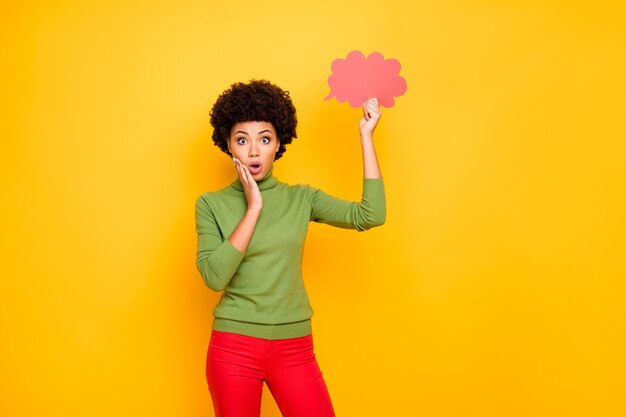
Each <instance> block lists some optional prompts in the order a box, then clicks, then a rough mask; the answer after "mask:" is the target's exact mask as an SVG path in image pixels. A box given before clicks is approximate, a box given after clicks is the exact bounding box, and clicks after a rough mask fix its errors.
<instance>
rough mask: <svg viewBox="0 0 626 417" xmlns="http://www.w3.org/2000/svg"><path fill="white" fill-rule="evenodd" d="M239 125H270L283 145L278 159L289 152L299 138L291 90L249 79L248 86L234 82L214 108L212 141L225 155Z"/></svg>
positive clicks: (279, 150)
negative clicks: (231, 135) (231, 136)
mask: <svg viewBox="0 0 626 417" xmlns="http://www.w3.org/2000/svg"><path fill="white" fill-rule="evenodd" d="M240 122H269V123H271V124H272V125H273V126H274V129H276V136H277V137H278V140H279V142H280V146H279V148H278V151H277V152H276V156H275V158H274V159H275V160H276V159H279V158H280V157H281V156H282V155H283V153H285V151H286V150H287V149H286V148H285V147H286V146H287V145H288V144H290V143H291V141H292V140H293V139H294V138H297V137H298V136H297V135H296V125H297V124H298V120H297V118H296V108H295V107H294V105H293V102H292V101H291V97H290V96H289V92H288V91H284V90H283V89H281V88H280V87H278V86H277V85H275V84H272V83H271V82H269V81H267V80H250V82H248V83H247V84H245V83H235V84H233V85H231V86H230V88H229V89H228V90H226V91H224V92H223V93H222V94H221V95H220V96H219V97H218V98H217V101H216V102H215V104H214V105H213V109H211V126H213V136H212V137H213V142H214V143H215V145H216V146H217V147H219V148H220V149H221V150H222V151H223V152H225V153H226V154H228V155H230V156H232V154H231V153H230V151H229V150H228V138H229V137H230V130H231V129H232V127H233V126H234V125H235V124H237V123H240Z"/></svg>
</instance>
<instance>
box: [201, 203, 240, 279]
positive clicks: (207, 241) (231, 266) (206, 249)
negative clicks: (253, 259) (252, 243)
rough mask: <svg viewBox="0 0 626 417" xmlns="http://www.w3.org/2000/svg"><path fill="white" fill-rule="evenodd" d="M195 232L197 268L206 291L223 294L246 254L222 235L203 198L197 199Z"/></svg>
mask: <svg viewBox="0 0 626 417" xmlns="http://www.w3.org/2000/svg"><path fill="white" fill-rule="evenodd" d="M196 232H197V233H198V250H197V256H196V267H197V268H198V271H200V274H201V275H202V279H203V280H204V283H205V284H206V285H207V286H208V287H209V288H211V289H212V290H214V291H222V290H223V289H224V288H226V286H227V285H228V283H229V282H230V280H231V278H232V277H233V275H235V272H236V271H237V268H238V267H239V264H240V263H241V261H242V260H243V258H244V255H245V254H244V253H243V252H240V251H239V250H238V249H237V248H235V247H234V246H233V245H232V244H231V243H230V242H229V241H228V239H225V238H224V237H223V236H222V233H221V232H220V229H219V227H218V225H217V222H216V220H215V216H214V215H213V212H212V211H211V208H210V206H209V203H208V202H207V200H206V198H205V197H204V196H200V197H199V198H198V199H197V200H196Z"/></svg>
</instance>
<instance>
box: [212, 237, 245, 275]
mask: <svg viewBox="0 0 626 417" xmlns="http://www.w3.org/2000/svg"><path fill="white" fill-rule="evenodd" d="M244 256H245V253H244V252H240V251H239V249H237V248H236V247H234V246H233V244H232V243H230V241H229V240H228V239H226V240H224V242H223V243H222V245H220V247H219V248H217V249H216V250H215V252H214V253H213V257H214V259H216V260H219V262H220V264H221V265H219V266H218V269H220V270H223V271H224V272H226V273H225V275H226V276H229V277H230V276H233V275H234V274H235V272H236V271H237V268H239V264H240V263H241V261H242V260H243V258H244Z"/></svg>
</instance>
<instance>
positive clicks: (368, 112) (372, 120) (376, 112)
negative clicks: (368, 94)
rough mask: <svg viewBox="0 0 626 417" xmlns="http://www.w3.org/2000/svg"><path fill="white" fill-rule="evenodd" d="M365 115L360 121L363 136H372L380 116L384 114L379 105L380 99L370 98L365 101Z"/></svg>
mask: <svg viewBox="0 0 626 417" xmlns="http://www.w3.org/2000/svg"><path fill="white" fill-rule="evenodd" d="M362 107H363V117H362V118H361V122H360V123H359V128H360V130H361V137H371V136H372V135H373V134H374V129H376V125H378V121H379V120H380V116H381V115H382V113H381V111H380V107H379V106H378V99H376V98H370V99H367V100H366V101H365V103H363V106H362Z"/></svg>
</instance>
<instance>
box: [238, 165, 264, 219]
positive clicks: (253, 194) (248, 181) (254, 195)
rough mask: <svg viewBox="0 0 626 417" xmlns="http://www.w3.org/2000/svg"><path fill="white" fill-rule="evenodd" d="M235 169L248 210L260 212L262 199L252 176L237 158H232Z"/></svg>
mask: <svg viewBox="0 0 626 417" xmlns="http://www.w3.org/2000/svg"><path fill="white" fill-rule="evenodd" d="M233 162H234V163H235V168H236V169H237V175H239V181H241V185H243V192H244V194H245V196H246V202H247V203H248V210H259V211H260V210H261V208H262V207H263V199H262V197H261V191H259V186H258V185H257V183H256V181H255V180H254V178H253V177H252V174H251V173H250V171H249V170H248V167H247V166H245V165H244V164H242V163H241V161H240V160H239V159H237V158H233Z"/></svg>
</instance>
